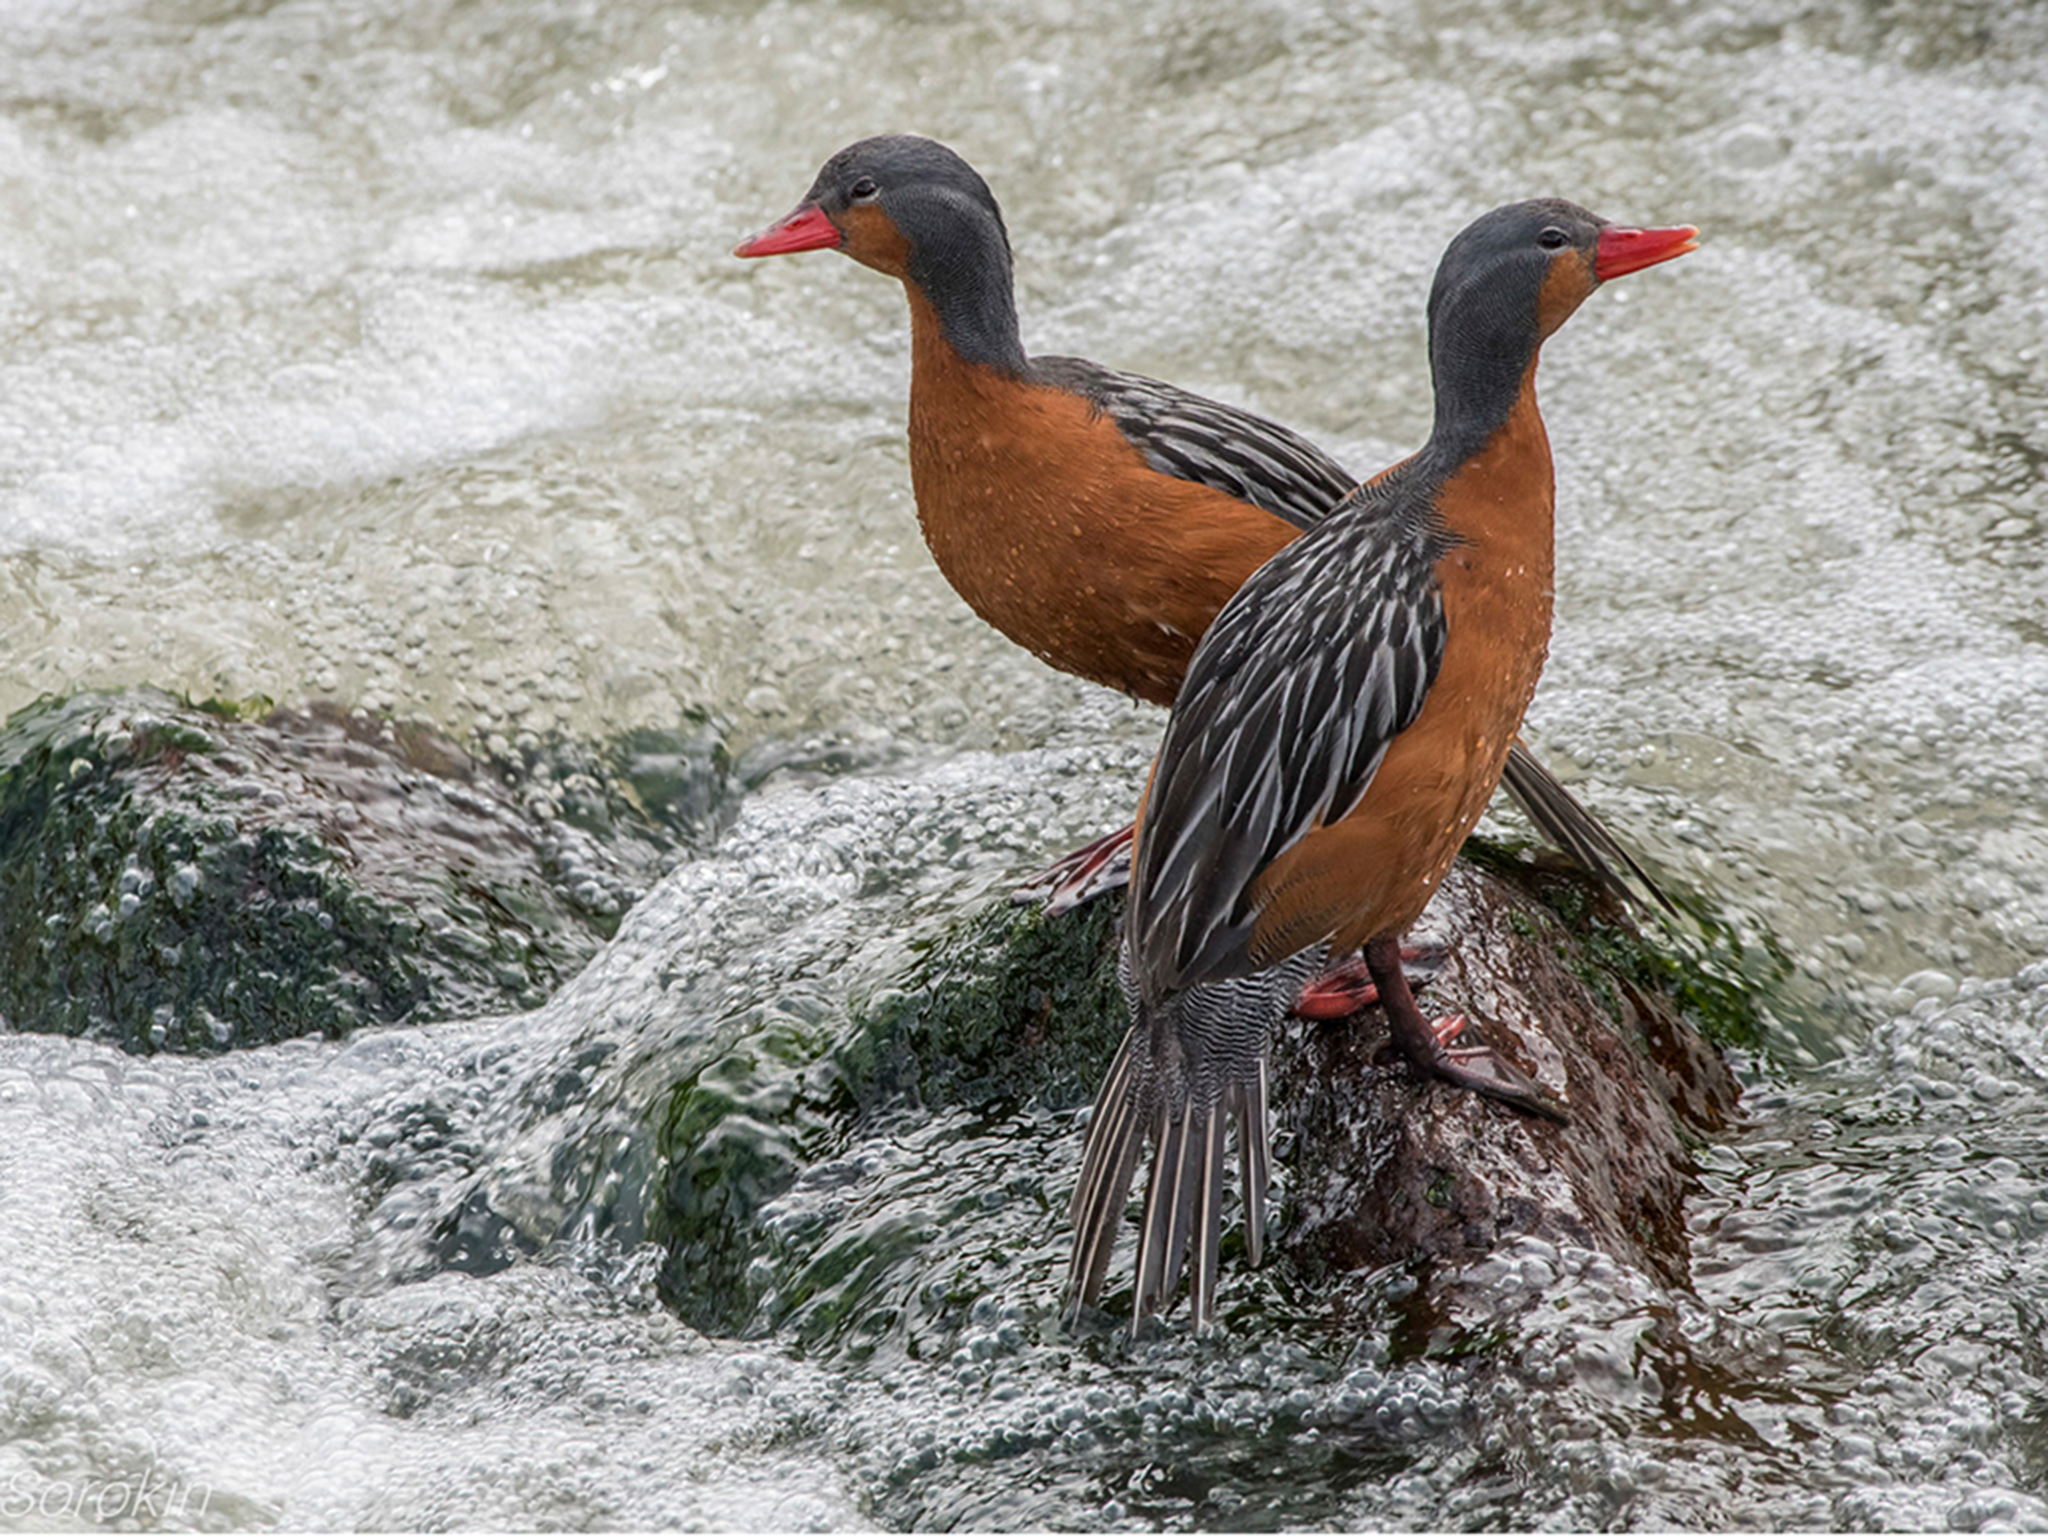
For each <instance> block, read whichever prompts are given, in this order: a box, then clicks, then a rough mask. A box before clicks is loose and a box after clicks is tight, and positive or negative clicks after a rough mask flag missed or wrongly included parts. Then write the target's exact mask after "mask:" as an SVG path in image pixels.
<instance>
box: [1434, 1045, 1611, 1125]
mask: <svg viewBox="0 0 2048 1536" xmlns="http://www.w3.org/2000/svg"><path fill="white" fill-rule="evenodd" d="M1478 1032H1479V1031H1478V1026H1477V1025H1475V1024H1472V1023H1470V1022H1468V1023H1467V1024H1466V1026H1465V1029H1464V1031H1463V1033H1462V1034H1461V1035H1460V1037H1459V1038H1461V1039H1466V1040H1469V1039H1471V1038H1472V1036H1473V1035H1475V1034H1477V1033H1478ZM1416 1065H1417V1066H1419V1067H1421V1068H1422V1069H1423V1070H1424V1071H1426V1072H1428V1073H1429V1074H1430V1075H1431V1076H1433V1077H1440V1078H1442V1079H1443V1080H1444V1081H1445V1082H1447V1083H1455V1084H1457V1085H1458V1086H1459V1087H1460V1088H1470V1089H1471V1090H1472V1091H1473V1092H1474V1093H1483V1094H1485V1095H1486V1096H1487V1097H1488V1098H1491V1099H1498V1100H1500V1101H1501V1103H1503V1104H1509V1105H1512V1106H1513V1107H1514V1108H1516V1109H1519V1110H1523V1111H1525V1112H1526V1113H1528V1114H1532V1115H1541V1116H1542V1117H1543V1118H1544V1119H1546V1120H1553V1121H1555V1122H1556V1123H1557V1124H1559V1125H1570V1124H1571V1123H1572V1117H1571V1112H1570V1111H1569V1110H1567V1109H1566V1108H1565V1107H1564V1106H1563V1105H1562V1104H1560V1103H1559V1102H1558V1101H1557V1099H1556V1097H1555V1096H1554V1095H1552V1093H1551V1092H1550V1090H1549V1089H1548V1088H1545V1087H1544V1086H1543V1085H1542V1084H1541V1083H1539V1082H1537V1081H1536V1079H1535V1078H1533V1077H1531V1076H1529V1075H1528V1074H1527V1073H1526V1072H1524V1071H1522V1069H1521V1068H1520V1067H1517V1066H1515V1065H1514V1064H1513V1063H1512V1062H1510V1061H1508V1059H1507V1058H1506V1057H1504V1056H1502V1055H1501V1054H1500V1053H1499V1052H1497V1051H1495V1050H1494V1048H1493V1047H1492V1046H1490V1045H1461V1046H1457V1047H1455V1048H1451V1047H1446V1046H1441V1045H1440V1046H1438V1047H1437V1048H1436V1051H1435V1052H1434V1054H1432V1055H1431V1056H1430V1057H1429V1059H1428V1060H1427V1062H1417V1063H1416Z"/></svg>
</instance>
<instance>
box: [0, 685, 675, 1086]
mask: <svg viewBox="0 0 2048 1536" xmlns="http://www.w3.org/2000/svg"><path fill="white" fill-rule="evenodd" d="M251 713H253V712H251ZM241 716H242V711H239V710H237V709H234V708H231V707H224V706H218V705H216V706H210V707H203V706H194V705H191V704H188V703H186V702H183V701H181V700H178V699H175V698H172V697H170V696H169V695H167V694H163V693H157V692H153V691H148V690H138V691H135V692H129V693H122V694H114V695H81V696H78V697H74V698H70V699H64V700H44V701H42V702H40V703H38V704H35V705H32V706H30V707H29V708H27V709H25V710H22V711H20V712H19V713H17V714H16V715H15V716H14V717H13V718H12V719H10V720H9V721H8V722H7V723H6V725H5V726H4V727H0V1016H4V1018H5V1019H6V1020H7V1021H8V1022H9V1023H11V1025H12V1026H13V1027H14V1028H17V1029H29V1030H40V1031H46V1032H50V1033H59V1034H67V1035H84V1036H90V1037H93V1038H96V1039H103V1040H109V1041H113V1042H116V1043H118V1044H120V1045H121V1046H123V1047H124V1048H126V1049H129V1050H134V1051H188V1052H214V1051H221V1050H226V1049H229V1048H232V1047H235V1046H241V1045H249V1044H259V1043H263V1042H267V1041H272V1040H278V1039H284V1038H288V1037H293V1036H301V1035H325V1036H330V1037H332V1036H338V1035H341V1034H344V1033H346V1032H347V1031H349V1030H351V1029H354V1028H356V1027H358V1026H360V1025H364V1024H372V1023H402V1022H413V1021H421V1020H425V1019H430V1018H449V1017H460V1016H465V1015H476V1014H482V1013H487V1012H493V1011H498V1010H504V1009H512V1008H519V1007H528V1006H532V1005H533V1004H535V1003H538V1002H539V1001H540V1000H541V999H542V998H544V997H545V996H546V995H547V994H548V993H549V992H550V991H551V990H552V989H553V988H554V987H555V986H556V985H557V984H558V983H559V982H560V981H561V980H563V979H564V978H565V977H567V976H569V975H571V974H573V973H574V972H575V970H576V969H577V968H578V967H580V966H581V965H582V964H583V962H584V961H585V960H586V959H587V958H588V957H589V955H590V954H591V953H592V952H593V951H594V950H595V948H596V947H597V945H598V944H599V943H601V942H602V941H603V939H604V937H605V936H606V935H607V934H609V933H610V932H611V931H612V929H613V927H614V926H615V924H616V921H617V914H618V912H619V911H621V910H622V909H623V908H624V906H625V905H627V904H629V903H630V901H631V900H632V899H633V898H634V897H635V896H636V895H637V887H636V884H635V881H634V877H635V876H636V875H637V874H639V873H641V872H642V871H641V870H639V869H636V868H633V867H630V866H627V865H624V864H622V863H621V862H620V861H619V860H618V859H617V858H616V857H613V856H611V855H610V854H609V853H608V852H607V850H606V849H605V847H604V846H603V845H601V844H599V843H598V842H597V841H596V840H595V839H594V838H592V837H590V836H588V835H587V834H584V833H581V832H579V831H578V830H577V828H576V827H574V826H573V825H571V824H570V822H568V821H567V820H564V819H560V818H551V817H547V816H536V815H534V814H532V812H531V811H530V809H529V808H528V807H527V806H526V805H525V804H523V803H522V801H521V800H520V798H519V797H518V796H517V795H516V794H515V793H514V792H513V791H512V789H511V788H510V787H508V785H507V784H506V783H505V782H504V781H503V780H502V779H500V778H499V777H496V776H494V775H493V774H492V773H490V772H488V771H486V770H485V768H484V767H483V766H482V765H480V764H478V763H477V762H476V761H475V760H473V759H471V758H470V757H469V756H468V755H467V754H466V753H464V752H463V751H462V750H461V749H460V748H458V747H456V746H455V745H454V744H453V743H451V742H449V741H447V740H446V739H445V738H443V737H440V736H438V735H437V734H436V733H434V732H433V731H431V730H429V729H427V728H424V727H418V726H407V725H400V724H395V723H393V722H389V721H383V720H378V719H374V718H370V717H365V716H361V715H350V714H346V713H344V712H342V711H339V710H336V709H333V708H318V707H315V708H309V709H303V710H279V711H272V710H269V709H268V708H267V706H266V707H265V708H264V709H263V711H262V714H261V717H260V718H242V717H241ZM643 862H644V861H643Z"/></svg>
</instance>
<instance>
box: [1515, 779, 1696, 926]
mask: <svg viewBox="0 0 2048 1536" xmlns="http://www.w3.org/2000/svg"><path fill="white" fill-rule="evenodd" d="M1500 782H1501V787H1502V788H1503V789H1505V790H1506V791H1507V792H1508V793H1509V794H1510V795H1512V796H1513V797H1514V801H1515V804H1517V805H1519V806H1520V807H1521V808H1522V814H1523V815H1525V816H1527V817H1528V818H1529V823H1530V825H1532V826H1533V827H1535V829H1536V830H1537V831H1538V832H1539V833H1541V834H1542V835H1543V836H1544V837H1546V838H1548V839H1549V840H1550V841H1551V842H1553V843H1555V844H1556V845H1557V846H1558V847H1559V848H1562V849H1563V850H1564V851H1565V852H1566V853H1567V854H1569V855H1571V857H1572V858H1573V859H1575V860H1576V861H1577V862H1578V863H1579V864H1580V865H1581V866H1582V867H1583V868H1584V869H1585V870H1586V871H1587V872H1588V873H1589V874H1591V875H1593V876H1594V877H1595V878H1596V879H1598V880H1599V881H1600V882H1601V884H1603V885H1605V886H1606V887H1607V888H1608V889H1609V890H1611V891H1614V892H1616V893H1618V894H1619V895H1620V896H1622V897H1623V898H1625V899H1626V900H1628V901H1632V902H1640V901H1641V900H1642V896H1641V894H1640V893H1639V892H1638V890H1637V888H1636V887H1635V886H1633V885H1631V884H1629V882H1628V881H1627V880H1624V879H1623V878H1622V876H1621V871H1622V870H1624V869H1626V870H1627V871H1628V872H1629V874H1630V875H1632V876H1634V877H1635V879H1636V880H1637V881H1638V882H1640V884H1641V888H1642V890H1644V891H1648V892H1649V893H1650V895H1651V896H1652V897H1654V898H1655V899H1656V902H1657V905H1659V906H1660V907H1662V908H1663V909H1664V910H1665V911H1666V912H1669V913H1670V914H1672V916H1674V917H1675V916H1677V915H1678V908H1677V907H1675V906H1673V905H1672V904H1671V898H1670V897H1669V896H1666V895H1665V894H1664V892H1663V890H1662V889H1661V888H1660V887H1659V886H1658V884H1657V882H1656V881H1654V880H1652V879H1651V878H1650V876H1649V873H1648V872H1647V871H1646V870H1645V869H1644V868H1643V866H1642V865H1640V864H1638V863H1637V862H1636V861H1635V859H1634V858H1633V857H1631V856H1630V854H1629V851H1628V850H1627V849H1626V848H1624V847H1622V846H1621V844H1620V843H1619V842H1618V841H1617V840H1616V839H1615V836H1614V834H1613V833H1612V832H1609V831H1608V830H1607V828H1606V826H1605V825H1604V824H1603V823H1602V822H1601V820H1600V818H1599V817H1597V816H1595V815H1594V814H1593V813H1592V812H1591V811H1589V810H1587V809H1586V807H1585V806H1583V805H1581V804H1580V803H1579V801H1578V799H1577V797H1576V796H1574V795H1573V794H1572V792H1571V791H1570V790H1568V789H1566V788H1565V787H1564V785H1562V784H1561V783H1559V782H1558V780H1557V776H1556V775H1555V774H1553V773H1552V772H1551V771H1550V770H1549V769H1548V768H1546V767H1544V766H1543V764H1542V763H1540V762H1538V761H1537V760H1536V755H1535V754H1534V753H1533V752H1531V751H1530V750H1529V749H1528V748H1527V747H1526V746H1524V745H1523V744H1522V743H1521V742H1519V741H1517V742H1516V743H1515V744H1514V745H1513V746H1512V747H1510V748H1508V760H1507V766H1506V767H1505V768H1503V769H1502V770H1501V776H1500Z"/></svg>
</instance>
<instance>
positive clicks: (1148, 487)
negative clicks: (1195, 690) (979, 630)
mask: <svg viewBox="0 0 2048 1536" xmlns="http://www.w3.org/2000/svg"><path fill="white" fill-rule="evenodd" d="M910 313H911V379H910V475H911V482H912V484H913V486H914V487H915V489H916V492H917V516H918V521H919V522H920V523H921V524H922V525H923V527H924V536H925V542H926V543H927V544H929V545H930V546H931V551H932V556H933V558H934V559H936V560H937V561H938V564H939V569H940V570H941V571H943V572H944V573H945V576H946V579H947V580H948V581H949V582H951V583H952V584H953V589H954V590H955V591H956V592H958V593H959V594H960V595H961V596H962V597H964V598H965V599H966V600H967V602H968V605H969V606H970V607H972V608H973V609H974V611H975V612H976V613H978V614H980V615H981V616H982V618H984V619H986V620H987V621H988V622H989V623H990V624H993V625H994V626H995V627H996V628H997V629H999V630H1001V631H1002V632H1003V633H1004V634H1005V635H1007V636H1009V637H1010V639H1012V640H1014V641H1016V642H1017V643H1018V644H1019V645H1022V646H1024V647H1025V648H1026V649H1028V650H1030V651H1031V652H1032V653H1033V654H1035V655H1037V656H1039V657H1040V658H1042V659H1043V660H1045V661H1047V662H1049V663H1050V664H1051V665H1053V666H1055V667H1058V668H1059V669H1060V670H1061V671H1063V672H1072V673H1074V674H1076V675H1077V676H1080V677H1085V678H1087V679H1088V680H1089V681H1091V682H1096V683H1102V684H1105V685H1107V686H1108V687H1111V688H1118V689H1121V690H1122V691H1123V692H1125V693H1129V694H1134V695H1136V696H1137V697H1138V698H1141V699H1146V700H1149V701H1151V702H1152V703H1154V704H1170V703H1172V702H1173V698H1174V695H1175V694H1176V693H1177V692H1178V691H1179V689H1180V681H1181V678H1182V677H1183V676H1184V675H1185V674H1186V672H1187V667H1188V658H1189V657H1190V656H1191V655H1192V654H1193V653H1194V648H1195V642H1196V641H1198V640H1199V639H1201V637H1202V635H1203V633H1204V632H1205V631H1207V629H1208V627H1209V625H1210V622H1211V621H1212V620H1214V619H1215V617H1216V615H1217V613H1218V611H1220V610H1221V609H1222V607H1223V605H1224V603H1226V602H1227V601H1229V599H1230V596H1231V594H1232V593H1234V592H1235V591H1236V590H1237V589H1238V588H1239V587H1240V586H1242V585H1244V581H1245V578H1246V577H1248V576H1250V575H1251V573H1252V572H1253V571H1255V570H1257V569H1258V568H1259V567H1260V566H1261V565H1263V564H1265V562H1266V561H1267V560H1268V559H1270V558H1271V557H1272V556H1273V554H1274V553H1275V552H1276V551H1278V550H1279V549H1280V548H1281V547H1282V546H1283V545H1285V544H1287V543H1289V542H1290V541H1292V540H1293V539H1294V538H1295V537H1296V536H1297V532H1298V530H1296V529H1295V528H1294V527H1293V526H1292V525H1290V524H1288V523H1286V522H1284V521H1283V520H1281V519H1280V518H1277V517H1274V516H1272V515H1271V514H1270V513H1267V512H1263V511H1261V510H1260V509H1258V508H1257V507H1254V506H1252V505H1250V504H1249V503H1247V502H1243V501H1239V500H1238V499H1237V498H1236V497H1234V496H1230V495H1226V494H1225V493H1223V492H1221V491H1217V490H1212V489H1210V488H1209V487H1208V486H1203V485H1196V484H1194V483H1193V482H1191V481H1185V480H1178V479H1175V478H1174V477H1173V476H1171V475H1163V474H1160V473H1159V472H1158V471H1156V470H1154V469H1152V468H1151V467H1150V466H1149V465H1147V464H1146V463H1145V459H1144V455H1143V454H1141V453H1140V452H1139V451H1138V449H1137V448H1136V447H1134V446H1133V445H1132V444H1131V442H1130V440H1129V439H1128V438H1126V437H1125V436H1124V435H1123V433H1122V432H1121V431H1120V430H1118V428H1117V426H1116V423H1115V422H1113V421H1111V420H1110V419H1109V418H1108V417H1106V416H1104V415H1101V414H1100V413H1098V412H1097V411H1096V410H1095V409H1094V408H1093V407H1092V406H1090V404H1089V403H1088V402H1087V401H1086V400H1084V399H1082V398H1080V397H1079V396H1077V395H1074V394H1072V393H1070V392H1069V391H1067V390H1063V389H1052V388H1048V387H1045V386H1042V385H1036V384H1032V383H1029V382H1028V381H1025V380H1021V379H1017V378H1013V377H1010V376H1007V375H1005V374H1002V373H1000V372H998V371H997V370H995V369H992V368H986V367H981V366H978V365H975V364H971V363H966V362H963V361H961V359H960V357H959V355H958V354H957V353H955V352H954V351H953V349H952V347H951V346H950V345H948V344H947V342H946V340H945V337H944V335H943V334H942V332H941V330H940V327H939V322H938V317H937V316H936V315H935V314H934V313H933V311H932V309H931V306H930V305H928V304H927V303H926V302H925V301H924V299H923V297H922V296H921V295H920V294H919V293H918V292H917V291H916V290H915V289H914V288H913V289H912V290H911V291H910Z"/></svg>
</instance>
